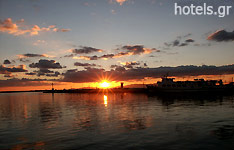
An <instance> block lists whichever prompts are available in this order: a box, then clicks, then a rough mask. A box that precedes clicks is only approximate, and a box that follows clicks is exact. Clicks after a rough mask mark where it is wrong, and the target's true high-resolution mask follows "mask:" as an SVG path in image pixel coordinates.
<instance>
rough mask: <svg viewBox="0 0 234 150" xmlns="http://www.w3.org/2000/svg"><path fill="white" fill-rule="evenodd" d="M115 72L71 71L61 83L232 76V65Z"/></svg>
mask: <svg viewBox="0 0 234 150" xmlns="http://www.w3.org/2000/svg"><path fill="white" fill-rule="evenodd" d="M114 67H116V68H115V70H110V71H105V70H104V69H89V70H82V71H78V70H73V71H67V72H66V73H64V74H63V75H64V78H63V79H62V81H65V82H74V83H82V82H97V81H98V80H101V79H100V77H103V76H104V77H109V78H111V79H112V80H114V81H127V80H138V79H144V78H146V77H152V78H160V77H162V76H164V75H166V74H168V75H169V76H173V77H183V76H198V75H223V74H234V65H225V66H206V65H203V66H193V65H188V66H177V67H158V68H134V69H128V70H126V69H125V68H124V67H122V66H114Z"/></svg>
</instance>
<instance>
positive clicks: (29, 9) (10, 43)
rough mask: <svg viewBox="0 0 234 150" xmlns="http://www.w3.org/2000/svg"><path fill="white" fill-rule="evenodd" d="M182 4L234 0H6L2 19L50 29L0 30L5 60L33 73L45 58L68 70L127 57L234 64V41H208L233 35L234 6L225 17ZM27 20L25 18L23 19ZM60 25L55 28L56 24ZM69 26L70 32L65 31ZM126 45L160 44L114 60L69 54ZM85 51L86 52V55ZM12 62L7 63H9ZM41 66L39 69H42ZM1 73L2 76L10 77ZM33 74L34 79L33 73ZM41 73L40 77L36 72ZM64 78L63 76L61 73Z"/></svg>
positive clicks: (1, 1) (0, 3) (0, 6)
mask: <svg viewBox="0 0 234 150" xmlns="http://www.w3.org/2000/svg"><path fill="white" fill-rule="evenodd" d="M175 2H178V3H179V4H181V5H186V4H191V3H193V4H197V5H202V4H203V3H204V2H206V3H208V4H210V5H212V6H214V7H218V6H220V5H225V6H226V5H230V6H233V7H234V1H233V0H224V1H219V2H213V1H212V0H204V1H201V0H197V1H195V0H188V1H182V0H164V1H162V0H126V1H125V2H123V3H122V4H120V3H118V2H117V0H112V1H111V0H68V1H64V0H0V19H1V23H3V21H4V20H6V19H7V18H10V19H11V21H12V23H15V24H17V25H18V27H19V28H21V29H24V30H26V29H31V28H32V27H33V26H34V25H37V26H39V27H40V28H49V26H51V25H54V26H55V27H53V28H51V29H50V31H48V32H47V31H41V32H39V33H38V34H37V35H30V32H27V33H25V34H20V35H14V34H10V33H9V32H3V31H2V32H0V45H1V46H0V53H1V55H0V62H2V63H1V64H2V65H3V62H4V60H6V59H8V60H10V61H11V62H12V60H13V61H14V60H16V61H15V63H11V64H10V65H9V66H8V67H12V66H18V65H22V64H24V65H25V66H26V67H27V70H28V72H33V71H35V69H33V68H30V67H29V64H31V63H36V62H38V61H39V60H40V59H48V60H55V61H56V62H59V63H60V64H61V66H66V69H65V68H64V69H62V70H60V73H62V72H65V71H66V70H68V69H78V70H84V67H82V66H74V62H81V63H90V64H91V63H95V64H98V65H101V66H102V67H101V68H104V69H105V70H110V69H111V68H110V66H111V65H121V63H124V62H125V63H126V62H140V63H141V66H142V65H143V64H144V63H146V64H147V67H148V68H156V67H160V66H171V67H176V66H181V65H196V66H200V65H216V66H222V65H230V64H233V56H234V50H233V46H234V43H233V40H232V39H230V40H225V41H216V40H207V38H208V36H209V35H211V34H212V33H214V32H216V31H217V30H224V31H225V32H227V33H230V34H232V32H233V30H234V19H233V18H234V11H233V9H234V8H232V9H231V12H230V15H229V16H225V17H223V18H219V17H218V16H204V15H202V16H192V15H189V16H184V15H183V16H175V15H174V3H175ZM21 19H23V20H24V21H22V22H21V23H19V20H21ZM55 28H56V31H58V32H54V31H53V29H55ZM62 29H65V30H66V32H62ZM187 39H192V40H193V41H192V42H191V43H189V44H188V45H186V46H169V47H168V46H166V45H165V43H172V42H174V41H175V40H179V41H180V43H183V42H184V41H185V40H187ZM125 45H131V46H134V45H143V47H144V48H149V49H153V48H155V49H157V50H160V52H158V51H155V50H153V51H152V52H151V53H148V54H146V53H144V52H143V53H141V54H137V55H129V56H124V57H117V58H110V59H108V60H103V59H98V60H82V59H78V60H76V59H73V58H72V57H70V58H64V56H65V55H69V54H71V53H72V52H71V51H72V49H81V46H86V47H92V48H96V49H102V50H103V52H102V53H99V52H96V53H89V54H82V55H85V56H93V55H97V56H101V55H104V54H117V53H118V52H120V51H121V50H120V51H118V50H116V49H117V48H120V49H121V47H123V46H125ZM29 53H30V54H47V55H49V56H51V57H46V58H42V57H32V58H27V59H29V60H30V61H29V62H22V61H19V60H17V59H18V57H19V56H17V55H22V54H29ZM80 55H81V54H80ZM6 67H7V66H6ZM37 69H38V68H37ZM3 75H4V74H2V75H0V77H1V79H2V80H5V79H9V78H5V77H3ZM30 78H32V77H31V76H30ZM35 78H38V77H37V76H35ZM61 78H62V77H61Z"/></svg>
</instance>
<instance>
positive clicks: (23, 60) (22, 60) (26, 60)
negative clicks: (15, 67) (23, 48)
mask: <svg viewBox="0 0 234 150" xmlns="http://www.w3.org/2000/svg"><path fill="white" fill-rule="evenodd" d="M19 61H21V62H24V63H29V62H31V61H30V60H28V59H25V58H20V59H19Z"/></svg>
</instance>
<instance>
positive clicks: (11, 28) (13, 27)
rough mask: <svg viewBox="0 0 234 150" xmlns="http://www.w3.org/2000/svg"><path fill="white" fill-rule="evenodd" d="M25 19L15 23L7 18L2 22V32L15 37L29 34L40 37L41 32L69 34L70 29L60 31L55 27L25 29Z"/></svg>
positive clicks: (0, 23) (0, 29) (0, 28)
mask: <svg viewBox="0 0 234 150" xmlns="http://www.w3.org/2000/svg"><path fill="white" fill-rule="evenodd" d="M23 22H24V19H21V20H20V21H16V22H13V21H12V19H11V18H7V19H5V20H4V21H2V20H0V32H5V33H8V34H13V35H15V36H19V35H24V34H29V35H31V36H34V35H38V34H39V33H40V32H49V31H52V32H68V31H70V29H59V28H56V27H55V26H54V25H50V26H49V27H42V28H41V27H39V26H38V25H33V27H32V28H25V27H24V26H23V25H21V24H22V23H23Z"/></svg>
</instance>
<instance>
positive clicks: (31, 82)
mask: <svg viewBox="0 0 234 150" xmlns="http://www.w3.org/2000/svg"><path fill="white" fill-rule="evenodd" d="M44 81H54V82H55V84H56V83H57V82H56V81H57V80H47V79H27V78H22V79H17V78H13V79H8V80H0V87H22V86H47V85H51V83H50V82H44Z"/></svg>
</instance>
